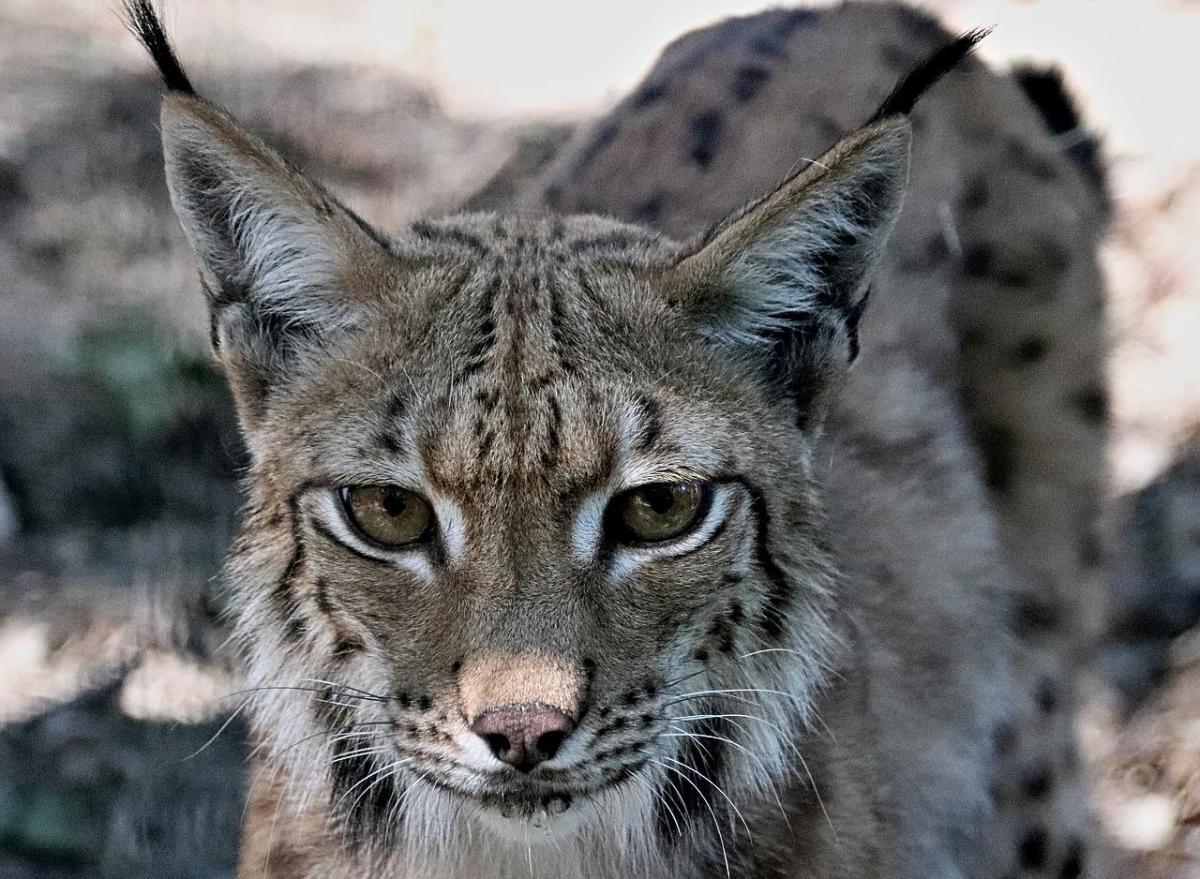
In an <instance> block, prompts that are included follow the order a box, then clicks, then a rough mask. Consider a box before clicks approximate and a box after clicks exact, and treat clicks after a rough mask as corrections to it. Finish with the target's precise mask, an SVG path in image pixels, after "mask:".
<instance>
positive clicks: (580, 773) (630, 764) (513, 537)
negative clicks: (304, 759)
mask: <svg viewBox="0 0 1200 879" xmlns="http://www.w3.org/2000/svg"><path fill="white" fill-rule="evenodd" d="M465 240H472V241H478V242H480V248H479V249H478V251H476V250H474V249H468V248H465V247H463V246H462V245H461V244H460V242H461V241H465ZM393 251H394V253H395V254H396V257H395V258H396V259H397V260H398V262H399V263H400V264H401V265H404V264H406V263H417V264H419V263H422V262H425V261H428V263H429V264H428V265H427V266H426V267H422V268H416V269H413V270H410V271H403V272H402V273H401V274H399V275H398V283H397V285H396V288H395V289H396V290H397V291H398V293H399V296H397V297H396V298H395V299H394V300H392V301H389V302H388V303H387V304H386V305H385V306H384V307H383V308H381V309H380V312H379V314H378V315H373V317H372V319H371V328H370V329H368V330H367V331H366V332H365V333H364V334H363V337H362V338H361V339H360V338H357V337H352V338H351V339H350V340H348V341H347V342H346V343H344V344H343V345H342V346H341V347H340V349H339V353H338V354H337V356H336V358H334V357H331V358H329V359H327V360H326V361H324V362H320V363H319V364H316V365H314V367H313V373H312V374H311V375H310V376H309V377H307V378H306V379H305V380H304V382H303V383H302V384H296V385H295V386H294V387H289V388H288V389H287V390H286V391H285V392H284V393H283V394H281V395H280V396H279V397H278V398H277V399H276V400H273V401H272V404H271V406H270V409H269V412H268V413H267V414H266V415H265V416H264V417H263V421H262V423H261V425H260V427H259V434H258V436H259V437H260V439H259V440H258V441H257V442H256V445H258V446H259V447H260V448H263V449H266V448H269V449H270V450H271V452H270V453H269V458H270V459H271V468H272V471H273V472H274V473H276V474H277V475H276V476H275V477H274V479H273V481H274V482H275V486H274V490H275V491H278V492H280V494H281V495H283V496H286V497H287V498H289V501H288V503H286V504H285V506H284V509H285V510H287V511H288V512H287V513H286V515H285V516H284V518H285V520H286V521H287V525H288V530H289V531H290V532H291V535H290V536H288V537H286V538H284V539H286V540H287V541H288V542H289V543H291V542H292V541H294V546H293V549H292V558H296V559H298V560H297V561H296V562H295V563H294V564H289V565H288V568H287V570H286V571H285V572H284V574H283V575H280V576H279V577H277V578H275V579H274V581H273V582H271V585H269V586H267V588H266V592H267V594H268V595H274V596H275V599H276V601H277V603H278V604H279V607H278V609H277V610H276V611H275V613H274V614H273V615H272V616H273V617H274V618H273V619H272V620H271V623H272V628H273V629H277V630H278V629H279V627H280V625H281V624H282V625H283V626H284V627H285V628H283V629H282V631H281V632H280V635H281V636H282V638H281V641H280V643H279V645H277V647H276V649H275V650H273V651H272V652H271V653H270V654H269V656H268V655H264V657H263V659H262V668H261V676H262V680H263V682H264V683H265V684H269V683H270V682H271V681H272V680H273V679H277V678H278V676H279V673H280V670H281V668H286V667H287V666H288V665H289V664H291V663H298V662H301V661H302V660H301V657H302V656H303V657H305V658H306V659H310V660H311V661H313V663H314V665H313V670H312V671H311V672H310V675H309V676H310V677H311V678H313V679H321V680H326V681H330V682H333V686H332V692H331V693H324V694H322V693H314V694H312V698H313V700H314V708H315V710H316V714H317V716H316V717H315V718H314V721H315V723H316V724H317V726H316V727H314V729H313V732H320V731H321V725H322V724H324V725H326V726H327V727H328V728H329V730H330V732H331V733H333V737H334V738H337V736H338V735H339V734H341V733H345V734H347V735H349V734H350V733H353V732H355V724H356V723H360V722H362V723H372V724H379V725H378V726H374V727H369V728H368V730H370V735H352V736H349V737H347V738H344V739H338V740H337V741H335V742H334V744H333V747H332V748H331V750H330V758H331V759H333V760H338V757H340V756H345V754H344V753H339V751H343V752H346V753H352V752H354V751H359V750H367V749H369V754H366V755H364V759H362V760H358V759H357V758H353V757H351V758H348V759H346V760H342V761H338V762H335V763H333V764H332V765H333V767H334V788H335V790H337V789H339V788H340V789H341V790H344V791H351V790H353V791H354V793H347V794H346V795H347V797H351V796H354V794H357V793H359V792H361V791H362V790H364V789H365V788H367V786H368V785H371V781H367V780H365V779H367V778H368V777H369V775H370V773H371V772H378V773H380V775H378V776H376V779H375V781H376V784H375V786H374V787H373V788H372V792H371V793H370V794H367V795H365V796H364V797H363V801H364V803H366V801H367V799H368V798H369V797H372V796H376V795H377V796H379V797H381V798H384V799H385V800H387V801H391V800H392V798H393V797H399V796H401V795H402V792H403V791H404V790H406V789H411V788H412V787H413V786H417V787H418V788H420V787H427V788H429V789H431V790H437V791H438V792H440V793H445V794H449V795H451V796H452V797H454V798H461V800H462V801H463V802H464V803H466V804H469V808H468V812H474V813H477V814H479V815H481V816H483V817H485V819H487V821H488V823H489V824H490V825H492V826H494V827H498V828H501V829H502V830H505V829H507V830H508V831H509V832H511V835H512V837H513V839H514V840H516V841H520V842H523V841H524V839H525V836H526V834H527V833H528V828H527V827H526V826H525V823H526V822H529V821H533V822H535V823H536V824H537V825H538V826H541V825H545V827H546V829H548V830H554V829H563V830H569V829H570V828H571V827H573V826H574V825H575V824H576V823H577V822H579V821H584V822H587V821H595V820H596V816H597V812H596V810H595V809H593V808H592V805H594V804H596V803H600V802H603V803H604V804H605V809H606V810H607V809H616V810H617V811H621V810H622V809H623V808H627V807H628V806H629V805H630V804H634V803H637V802H638V796H639V788H641V787H644V786H647V785H648V786H649V787H650V788H651V789H653V790H656V791H657V792H658V794H659V797H658V799H661V800H665V805H664V806H663V807H662V808H663V809H664V810H665V814H663V815H662V817H661V820H662V821H663V822H666V825H667V826H669V827H670V828H671V830H672V831H674V830H675V828H674V826H673V821H674V820H679V821H680V822H681V823H682V822H685V821H687V820H688V819H689V818H690V817H703V819H704V820H705V821H707V820H708V815H707V813H706V812H704V811H703V810H704V806H703V799H701V798H700V797H698V796H697V793H696V792H695V791H694V790H693V789H692V787H691V786H690V785H689V784H688V783H687V782H686V781H684V779H686V778H690V779H691V780H696V779H697V778H701V777H710V778H712V779H713V780H714V781H717V780H718V779H720V781H718V783H719V784H721V785H722V786H726V785H733V786H736V785H738V784H743V783H749V784H754V783H756V782H757V783H763V784H765V783H767V781H768V778H767V777H764V773H766V772H768V771H771V772H780V771H782V770H783V768H784V766H785V764H786V762H787V761H786V757H787V751H786V748H787V745H786V744H784V743H783V742H781V741H779V739H780V737H785V738H786V737H790V736H793V735H794V733H793V732H792V730H793V727H794V724H796V723H798V722H800V721H801V720H802V719H803V709H804V705H805V699H806V694H807V693H808V692H809V691H810V689H811V687H812V686H813V685H814V684H815V682H816V681H817V680H818V678H819V676H820V671H819V668H818V666H819V664H820V663H821V661H822V659H823V657H824V655H825V650H826V644H825V641H826V632H825V628H824V613H825V604H826V601H827V597H828V595H827V593H828V582H827V576H828V575H827V574H826V572H825V570H824V565H825V563H824V557H823V553H822V551H821V550H820V548H819V546H818V544H819V518H820V514H819V507H818V501H817V498H816V496H815V494H813V493H812V492H811V491H810V490H809V489H808V473H807V463H806V462H807V459H808V447H807V439H806V434H805V433H804V432H803V431H801V430H798V429H797V428H796V425H795V421H796V417H797V411H796V407H795V405H794V404H793V403H791V402H790V401H788V400H786V399H783V398H777V399H775V400H772V399H771V398H770V396H769V395H768V394H767V393H766V390H765V387H764V385H763V384H762V383H761V381H759V380H757V379H756V378H755V376H754V375H753V373H748V372H747V369H746V366H745V365H744V364H739V363H737V362H736V361H734V360H733V359H732V358H731V357H729V356H723V355H722V354H721V352H720V351H719V350H717V349H715V348H714V347H713V346H711V345H709V344H706V343H705V342H703V341H702V340H701V339H700V338H698V336H697V328H696V326H695V324H694V321H693V320H692V319H691V318H690V317H689V316H687V315H686V314H684V313H681V312H680V311H679V310H678V309H677V308H675V307H673V306H672V305H671V304H670V301H669V299H668V298H667V293H666V292H665V291H664V289H663V286H662V281H661V280H659V279H656V277H655V276H656V275H657V274H659V273H661V272H663V271H665V270H666V269H664V266H667V267H669V266H670V264H671V260H672V259H673V256H674V251H673V249H672V248H671V247H670V246H668V245H666V244H665V243H663V242H661V241H659V240H657V239H656V238H654V237H652V236H650V235H649V234H648V233H644V232H640V231H637V230H631V229H629V228H625V227H620V226H616V225H613V224H606V223H598V222H594V221H573V220H567V221H562V222H557V223H555V222H553V221H550V222H546V223H528V222H518V221H502V220H496V219H492V218H468V219H461V218H460V219H453V220H449V221H445V222H443V223H439V224H428V225H422V226H419V227H418V228H417V230H416V231H415V232H413V233H410V234H409V235H407V236H404V237H402V238H400V239H398V240H397V241H396V242H395V243H394V245H393ZM393 303H394V304H393ZM416 315H420V317H419V318H416V319H414V316H416ZM265 465H266V460H265V457H264V461H263V466H264V467H265ZM284 473H286V474H287V476H286V477H284V476H282V474H284ZM256 542H257V541H256ZM264 579H265V578H264ZM251 588H252V589H253V590H254V592H256V593H257V592H259V591H261V590H262V587H261V586H259V585H257V584H256V585H255V586H254V587H251ZM265 609H266V608H264V610H265ZM289 620H293V621H301V622H300V623H299V624H300V627H301V629H302V630H303V634H302V635H301V636H299V637H297V638H295V639H294V643H292V644H289V643H287V641H286V638H287V628H286V626H287V625H288V624H289V622H288V621H289ZM293 624H294V623H293ZM255 626H256V631H261V627H262V623H261V621H259V619H258V617H256V622H255ZM790 651H796V652H795V653H793V652H790ZM339 684H340V685H343V686H338V685H339ZM349 687H356V688H358V689H361V690H365V691H369V692H370V693H371V694H374V695H375V696H377V697H379V698H378V699H371V698H362V699H359V698H356V696H355V694H354V693H353V691H350V690H349V689H348V688H349ZM759 689H765V690H767V691H769V690H778V691H780V692H781V693H783V694H785V695H783V696H780V697H772V696H771V695H769V694H768V695H761V694H758V692H757V691H758V690H759ZM714 690H728V692H721V693H713V692H712V691H714ZM750 697H752V698H750ZM322 700H324V701H322ZM325 701H334V702H340V703H343V705H344V706H345V707H344V708H343V706H342V705H339V706H336V709H337V710H331V711H326V710H324V707H322V706H323V705H324V702H325ZM747 702H753V703H762V705H763V708H764V710H763V712H762V713H761V718H760V719H754V720H749V721H745V722H743V720H740V719H739V718H738V715H746V714H747V712H745V711H743V710H741V708H742V707H744V705H745V704H746V703H747ZM325 707H330V706H325ZM756 714H759V711H758V710H757V709H756V711H755V712H752V713H751V715H750V716H751V717H753V716H754V715H756ZM708 715H714V716H713V717H708ZM723 715H733V716H732V717H730V718H725V717H724V716H723ZM281 719H282V718H281ZM306 734H308V733H306ZM690 734H695V735H697V736H706V737H708V738H707V739H705V738H700V739H694V740H690V739H688V738H687V736H689V735H690ZM725 740H728V742H730V743H731V744H726V742H725ZM343 743H344V744H343ZM714 743H715V744H714ZM739 746H740V747H745V748H747V749H748V750H749V751H750V752H751V753H754V754H756V755H758V757H759V759H760V760H761V761H763V765H759V764H758V763H756V762H754V761H750V762H749V764H748V765H746V766H739V765H737V764H739V757H743V756H745V755H739V753H738V747H739ZM724 762H728V763H729V764H730V766H728V767H725V766H723V765H721V764H722V763H724ZM390 764H397V765H396V766H395V768H394V769H388V768H387V767H388V766H389V765H390ZM672 767H674V768H677V769H678V770H679V771H678V772H673V771H672ZM694 773H700V775H696V774H694ZM356 784H358V785H360V786H359V787H358V788H357V789H356V788H355V785H356ZM703 793H704V796H706V797H707V796H710V795H711V793H712V792H711V790H707V789H704V790H703ZM335 795H338V796H340V793H338V794H335ZM410 799H412V797H410ZM675 800H678V802H676V801H675ZM380 806H382V803H381V804H380ZM391 808H394V803H389V810H390V809H391ZM671 809H673V810H674V811H675V812H676V813H677V817H674V818H673V817H672V816H671ZM696 809H699V810H700V812H699V813H698V814H697V815H695V816H692V815H691V813H692V812H693V811H694V810H696ZM641 823H642V824H644V823H645V818H644V817H643V818H642V819H641Z"/></svg>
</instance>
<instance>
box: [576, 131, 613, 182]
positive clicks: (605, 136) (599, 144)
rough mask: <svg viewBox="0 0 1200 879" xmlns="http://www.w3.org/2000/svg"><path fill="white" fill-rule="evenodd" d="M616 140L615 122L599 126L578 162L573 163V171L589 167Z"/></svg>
mask: <svg viewBox="0 0 1200 879" xmlns="http://www.w3.org/2000/svg"><path fill="white" fill-rule="evenodd" d="M616 139H617V125H616V123H615V122H606V123H605V124H604V125H602V126H600V128H599V129H598V130H597V131H596V134H595V136H594V137H593V138H592V140H591V143H589V144H588V145H587V147H586V148H585V149H584V151H583V152H582V153H581V154H580V156H579V160H578V161H577V162H576V163H575V169H576V170H577V171H578V170H581V169H583V168H584V167H586V166H587V165H590V164H591V163H592V162H593V161H595V159H596V157H597V156H599V155H600V153H602V152H604V150H605V149H607V148H608V146H609V145H610V144H612V142H613V141H614V140H616Z"/></svg>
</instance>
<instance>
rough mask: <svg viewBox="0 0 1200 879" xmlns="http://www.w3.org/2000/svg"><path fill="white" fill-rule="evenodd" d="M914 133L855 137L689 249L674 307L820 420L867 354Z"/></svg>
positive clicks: (873, 129)
mask: <svg viewBox="0 0 1200 879" xmlns="http://www.w3.org/2000/svg"><path fill="white" fill-rule="evenodd" d="M910 139H911V132H910V127H909V124H908V122H907V120H905V119H904V118H902V117H892V118H889V119H886V120H884V121H882V122H878V123H875V124H873V125H871V126H869V127H867V128H865V129H862V130H860V131H859V132H857V133H855V134H852V135H850V136H849V137H847V138H846V139H845V140H843V141H842V142H841V143H840V144H838V145H837V146H836V147H834V148H833V149H832V150H831V151H830V152H828V153H827V154H826V155H824V156H822V157H821V159H820V160H819V161H817V162H813V163H812V164H811V165H809V166H808V167H807V168H806V169H804V170H803V171H801V172H800V173H798V174H796V175H794V176H793V177H791V178H789V179H788V180H786V181H784V183H783V184H782V185H781V186H780V187H779V188H778V189H776V190H775V191H774V192H772V193H770V194H769V195H767V196H765V197H764V198H762V199H759V200H758V201H756V202H754V203H752V204H750V205H748V206H747V207H745V208H743V209H742V210H741V211H739V212H738V213H736V214H734V215H733V216H731V217H729V218H727V219H726V220H724V221H723V222H722V223H720V224H718V225H717V226H716V227H714V228H713V229H712V230H710V231H709V232H708V233H707V234H706V235H705V236H704V237H703V238H702V239H701V240H700V241H699V242H696V243H694V244H692V245H689V246H688V248H687V249H686V250H685V251H684V253H683V254H682V255H681V257H680V258H679V260H678V262H677V263H676V265H675V266H674V267H673V269H672V270H671V271H670V272H669V278H668V286H669V290H670V292H669V294H668V295H669V296H670V297H671V299H672V300H673V301H674V302H676V303H677V304H679V305H681V306H682V307H685V308H687V309H689V310H690V311H691V312H692V314H693V315H694V316H695V318H696V320H697V321H698V323H699V325H700V327H701V332H702V334H703V335H704V336H705V337H707V338H708V339H710V340H712V341H713V342H715V343H716V344H717V345H719V346H721V347H723V348H726V349H729V350H732V351H733V352H734V353H736V354H739V355H742V356H743V358H744V359H750V360H754V361H757V364H758V365H759V366H760V367H761V368H762V370H763V372H764V374H765V376H766V377H767V379H768V380H769V381H772V382H774V383H778V384H779V385H781V386H782V387H783V389H785V390H786V391H787V392H788V393H790V394H791V396H792V397H793V398H794V399H795V401H796V405H797V409H798V413H799V415H798V417H799V420H800V423H801V424H802V425H806V424H809V423H812V422H815V421H819V420H820V418H821V416H822V415H823V414H824V408H825V405H826V403H825V401H826V399H827V397H828V396H829V393H830V392H831V391H832V390H833V389H834V388H835V387H836V385H837V379H838V377H839V376H840V375H841V373H842V372H843V371H844V369H845V368H846V367H847V366H848V365H849V364H850V363H851V362H852V361H853V360H854V358H855V357H856V356H857V354H858V322H859V318H860V317H861V315H862V312H863V308H864V306H865V305H866V301H867V296H868V292H869V289H868V286H869V283H870V280H871V274H872V272H873V270H874V269H875V266H876V263H877V262H878V260H879V257H880V255H881V254H882V252H883V249H884V246H885V244H886V243H887V238H888V234H889V233H890V231H891V228H892V225H893V223H894V222H895V220H896V216H897V214H898V213H899V211H900V204H901V200H902V197H903V193H904V187H905V185H906V183H907V179H908V162H909V143H910Z"/></svg>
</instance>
